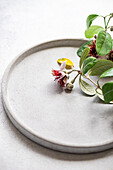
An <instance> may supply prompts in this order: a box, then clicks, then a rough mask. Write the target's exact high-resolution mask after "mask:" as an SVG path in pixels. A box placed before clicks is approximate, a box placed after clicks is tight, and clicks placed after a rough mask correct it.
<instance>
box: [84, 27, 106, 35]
mask: <svg viewBox="0 0 113 170" xmlns="http://www.w3.org/2000/svg"><path fill="white" fill-rule="evenodd" d="M101 30H104V28H103V27H101V26H98V25H92V26H90V27H89V28H88V30H86V31H85V37H86V38H92V37H94V35H95V34H98V32H99V31H101Z"/></svg>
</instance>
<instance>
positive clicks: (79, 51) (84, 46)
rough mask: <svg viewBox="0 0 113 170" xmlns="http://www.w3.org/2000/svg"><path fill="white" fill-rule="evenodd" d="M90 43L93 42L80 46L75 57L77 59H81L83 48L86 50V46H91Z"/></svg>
mask: <svg viewBox="0 0 113 170" xmlns="http://www.w3.org/2000/svg"><path fill="white" fill-rule="evenodd" d="M92 42H93V40H91V41H88V42H86V43H84V44H82V46H81V47H80V48H79V49H78V50H77V55H78V56H79V57H81V55H82V51H83V50H84V49H85V48H87V47H88V45H91V44H92Z"/></svg>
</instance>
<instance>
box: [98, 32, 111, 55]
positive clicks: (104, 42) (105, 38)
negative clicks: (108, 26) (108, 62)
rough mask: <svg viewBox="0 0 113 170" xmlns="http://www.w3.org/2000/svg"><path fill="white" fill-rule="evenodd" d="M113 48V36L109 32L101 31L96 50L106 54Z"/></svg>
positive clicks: (100, 53)
mask: <svg viewBox="0 0 113 170" xmlns="http://www.w3.org/2000/svg"><path fill="white" fill-rule="evenodd" d="M111 49H112V38H111V35H110V34H109V33H108V32H105V31H103V30H102V31H100V32H99V33H98V36H97V40H96V51H97V53H98V54H99V55H101V56H104V55H106V54H108V53H109V52H110V51H111Z"/></svg>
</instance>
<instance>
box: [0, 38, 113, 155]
mask: <svg viewBox="0 0 113 170" xmlns="http://www.w3.org/2000/svg"><path fill="white" fill-rule="evenodd" d="M84 42H85V40H76V39H73V40H71V39H67V40H57V41H52V42H47V43H44V44H41V45H38V46H35V47H33V48H31V49H29V50H27V51H26V52H24V53H22V54H21V55H19V56H18V57H17V58H16V59H15V60H14V61H13V62H12V63H11V64H10V65H9V66H8V68H7V70H6V72H5V74H4V77H3V81H2V96H3V105H4V108H5V110H6V112H7V114H8V116H9V118H10V119H11V121H12V123H13V124H14V125H15V126H16V128H17V129H19V131H21V132H22V133H23V134H24V135H25V136H27V137H28V138H30V139H31V140H33V141H35V142H37V143H39V144H41V145H43V146H46V147H48V148H51V149H55V150H59V151H63V152H70V153H90V152H97V151H102V150H105V149H108V148H111V147H113V110H112V109H113V106H112V105H110V104H104V103H103V102H101V101H100V100H99V99H98V97H96V96H95V97H88V96H85V95H84V94H83V93H82V92H81V90H80V88H79V85H78V80H77V81H76V83H75V88H74V89H73V91H72V92H71V93H67V92H65V91H63V90H62V89H61V88H60V87H59V86H58V84H57V83H55V82H54V81H53V77H52V75H51V70H52V68H55V69H58V65H57V63H56V61H57V59H58V58H62V57H64V58H65V57H66V58H69V59H71V60H72V61H73V63H74V65H75V67H76V68H77V66H78V62H79V57H77V55H76V51H77V49H78V47H79V46H80V45H81V44H83V43H84Z"/></svg>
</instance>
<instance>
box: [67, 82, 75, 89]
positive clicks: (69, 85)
mask: <svg viewBox="0 0 113 170" xmlns="http://www.w3.org/2000/svg"><path fill="white" fill-rule="evenodd" d="M73 87H74V86H73V84H72V83H67V84H66V89H68V90H72V88H73Z"/></svg>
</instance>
